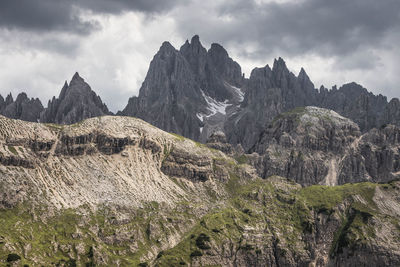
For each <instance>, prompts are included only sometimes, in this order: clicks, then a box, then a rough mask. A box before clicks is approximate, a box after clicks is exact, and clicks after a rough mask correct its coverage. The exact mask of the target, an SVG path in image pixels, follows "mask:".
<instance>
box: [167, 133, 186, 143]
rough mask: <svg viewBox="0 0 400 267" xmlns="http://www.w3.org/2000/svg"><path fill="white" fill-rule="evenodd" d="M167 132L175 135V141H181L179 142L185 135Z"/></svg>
mask: <svg viewBox="0 0 400 267" xmlns="http://www.w3.org/2000/svg"><path fill="white" fill-rule="evenodd" d="M169 134H171V135H173V136H175V138H176V140H177V141H181V142H183V141H185V137H183V136H182V135H179V134H176V133H169Z"/></svg>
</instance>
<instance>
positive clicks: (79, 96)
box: [40, 73, 111, 124]
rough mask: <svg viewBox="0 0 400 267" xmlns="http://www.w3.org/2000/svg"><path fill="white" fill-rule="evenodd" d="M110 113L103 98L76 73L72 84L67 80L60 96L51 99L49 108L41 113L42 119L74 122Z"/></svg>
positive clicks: (64, 122)
mask: <svg viewBox="0 0 400 267" xmlns="http://www.w3.org/2000/svg"><path fill="white" fill-rule="evenodd" d="M109 114H111V113H110V112H109V111H108V108H107V106H106V105H105V104H104V103H103V102H102V101H101V98H100V97H99V96H98V95H96V93H95V92H93V91H92V89H91V88H90V86H89V85H88V84H87V83H86V82H85V80H84V79H83V78H81V77H80V76H79V74H78V73H75V75H74V76H73V77H72V80H71V82H70V84H68V83H67V82H65V84H64V86H63V88H62V89H61V92H60V95H59V97H58V98H55V97H53V99H52V100H51V101H50V100H49V103H48V104H47V108H46V109H45V110H44V111H43V112H42V113H41V114H40V121H41V122H51V123H59V124H72V123H76V122H79V121H82V120H83V119H87V118H92V117H97V116H102V115H109Z"/></svg>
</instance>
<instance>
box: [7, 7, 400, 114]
mask: <svg viewBox="0 0 400 267" xmlns="http://www.w3.org/2000/svg"><path fill="white" fill-rule="evenodd" d="M194 34H198V35H200V39H201V42H202V43H203V45H204V46H205V47H206V48H208V47H209V46H210V44H211V43H213V42H217V43H220V44H221V45H223V46H224V47H225V48H226V49H227V50H228V52H229V54H230V56H231V57H232V58H233V59H234V60H236V61H237V62H238V63H239V64H240V65H241V66H242V69H243V72H244V73H245V74H246V77H248V75H249V74H250V71H251V70H252V69H253V68H254V67H260V66H264V65H266V64H270V65H271V64H272V62H273V59H274V58H276V57H279V56H281V57H283V58H284V59H285V61H286V63H287V65H288V67H289V69H290V70H292V71H293V72H294V73H296V74H297V73H298V72H299V70H300V68H301V67H304V68H305V69H306V71H307V73H308V74H309V76H310V77H311V79H312V81H313V82H314V84H315V85H316V87H319V86H320V85H322V84H323V85H325V87H329V88H330V87H331V86H332V85H335V84H337V85H341V84H343V83H346V82H351V81H356V82H358V83H360V84H362V85H363V86H364V87H366V88H368V89H369V90H370V91H372V92H374V93H382V94H384V95H387V96H388V97H389V98H392V97H400V45H399V44H400V1H399V0H382V1H376V0H335V1H331V0H247V1H240V0H202V1H194V0H1V1H0V94H2V95H3V96H5V95H6V94H8V93H9V92H12V93H13V95H14V96H16V95H17V94H18V93H19V92H21V91H25V92H27V93H28V95H29V96H31V97H39V98H40V99H41V100H42V102H43V104H44V105H45V106H46V105H47V101H48V99H50V98H51V97H52V96H53V95H56V96H58V94H59V91H60V90H61V87H62V85H63V83H64V81H65V80H68V81H69V80H70V79H71V77H72V75H73V74H74V73H75V72H76V71H78V72H79V73H80V75H81V76H82V77H83V78H85V80H86V81H87V82H88V83H89V84H90V85H91V87H92V89H93V90H95V91H96V92H97V93H98V94H99V95H100V96H101V97H102V99H103V101H104V102H105V103H106V104H107V105H108V106H109V108H110V109H111V110H112V111H117V110H120V109H123V108H124V106H125V105H126V103H127V99H128V98H129V97H131V96H133V95H137V93H138V91H139V88H140V85H141V83H142V82H143V80H144V77H145V75H146V72H147V68H148V66H149V63H150V60H151V59H152V57H153V56H154V54H155V53H156V52H157V51H158V48H159V47H160V45H161V43H162V42H163V41H166V40H167V41H170V42H171V43H172V44H173V45H174V46H175V47H176V48H178V49H179V47H180V46H181V45H182V44H183V43H184V41H185V40H186V39H190V38H191V37H192V36H193V35H194Z"/></svg>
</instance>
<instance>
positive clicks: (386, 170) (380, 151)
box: [339, 125, 400, 184]
mask: <svg viewBox="0 0 400 267" xmlns="http://www.w3.org/2000/svg"><path fill="white" fill-rule="evenodd" d="M399 178H400V128H399V127H396V126H394V125H388V126H384V127H381V128H380V129H372V130H370V131H369V132H367V133H366V134H364V135H363V136H362V137H361V138H360V140H358V141H357V142H356V143H355V144H354V145H353V146H352V149H350V151H349V153H347V154H346V156H345V158H344V159H343V161H342V166H341V170H340V174H339V183H340V184H344V183H349V182H361V181H371V182H388V181H392V180H395V179H399Z"/></svg>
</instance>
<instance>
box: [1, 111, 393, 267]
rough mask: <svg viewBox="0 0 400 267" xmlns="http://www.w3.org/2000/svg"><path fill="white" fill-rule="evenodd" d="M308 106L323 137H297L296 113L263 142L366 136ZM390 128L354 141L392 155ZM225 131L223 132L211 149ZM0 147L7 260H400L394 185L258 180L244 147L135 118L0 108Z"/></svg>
mask: <svg viewBox="0 0 400 267" xmlns="http://www.w3.org/2000/svg"><path fill="white" fill-rule="evenodd" d="M301 112H302V113H303V115H302V116H301V117H300V119H301V120H302V121H304V123H306V124H307V123H315V126H312V130H311V132H309V133H310V136H311V133H315V134H318V136H316V138H314V139H312V138H309V139H307V138H305V136H306V133H301V132H300V133H298V135H297V136H294V131H292V132H291V131H290V129H292V127H297V128H298V127H299V126H296V125H297V124H296V123H297V122H296V119H295V117H293V118H292V117H291V116H292V115H290V116H289V117H291V118H292V119H289V118H288V119H286V120H285V119H279V120H280V121H281V122H278V120H277V121H276V125H275V126H278V125H280V126H279V127H276V129H285V131H288V132H289V133H288V135H287V136H286V137H285V138H282V140H280V141H278V140H277V139H276V141H271V142H270V144H268V143H265V142H264V143H263V145H265V146H268V145H271V144H273V143H274V142H276V143H277V144H280V145H282V146H283V145H284V144H286V143H288V142H289V141H290V138H289V135H292V136H293V137H292V138H294V139H293V142H295V143H294V147H295V148H296V149H300V148H302V147H308V148H310V149H314V150H315V151H318V150H329V151H332V153H331V154H332V155H336V154H335V153H337V154H339V153H342V151H343V150H346V146H348V144H354V140H356V139H357V138H359V135H360V132H359V131H358V127H357V125H356V124H355V123H352V122H351V121H349V120H348V119H345V118H343V117H341V116H339V115H337V114H336V113H334V112H332V111H326V110H320V109H316V108H306V109H305V111H304V110H303V111H301ZM292 113H295V112H292ZM285 116H286V115H285ZM325 116H326V117H325ZM329 118H331V120H332V121H330V120H329ZM285 121H287V125H286V126H285V125H284V123H285ZM289 122H291V123H292V124H291V125H290V124H289ZM324 123H326V124H327V125H326V129H330V130H331V132H332V133H329V131H328V132H327V131H325V130H324V129H325V128H324V126H325V124H324ZM321 127H323V128H321ZM395 133H397V130H396V128H395V127H393V126H387V127H385V128H382V129H380V130H376V131H375V132H371V133H369V134H368V135H365V136H362V137H361V139H360V141H359V144H360V145H359V146H357V147H358V148H360V149H362V150H365V151H366V152H365V153H364V152H363V153H364V154H363V155H373V154H374V153H375V152H376V151H380V150H382V154H381V155H386V156H387V157H390V155H391V154H390V153H389V152H387V151H388V148H384V146H385V145H386V146H395V145H397V144H398V142H399V140H398V139H399V138H398V136H397V134H395ZM268 134H270V135H271V136H273V132H272V131H269V133H268ZM395 136H396V137H395ZM224 138H225V137H224V134H223V133H215V134H214V135H213V136H212V137H211V138H210V140H209V145H210V146H215V147H217V144H218V143H221V144H222V143H225V139H224ZM324 138H327V139H328V141H327V142H325V143H319V142H317V140H324ZM283 139H285V140H287V141H284V140H283ZM0 143H1V145H0V173H1V176H2V179H1V180H0V189H1V192H2V194H0V225H1V227H0V264H3V265H7V264H8V265H11V266H24V265H29V266H41V265H43V266H85V265H86V266H93V265H98V266H207V265H208V266H210V265H214V266H215V265H219V266H310V265H313V266H355V265H373V266H396V265H399V264H400V250H399V248H400V241H399V240H400V231H399V226H400V209H399V204H398V203H400V199H399V193H400V183H399V182H398V181H392V182H389V183H381V184H376V183H371V182H364V183H356V184H346V185H341V186H335V187H328V186H322V185H314V186H310V187H301V186H300V185H299V184H297V183H295V182H293V181H291V180H287V179H285V178H282V177H278V176H271V177H268V178H266V179H261V178H259V177H258V175H257V171H256V170H255V168H254V167H252V166H251V165H248V164H246V160H245V158H244V157H243V156H244V155H240V154H237V153H238V152H234V153H231V152H229V151H228V152H229V153H231V154H232V155H233V156H232V157H231V156H227V155H226V154H224V153H223V152H221V151H218V150H216V149H214V148H209V147H207V146H205V145H202V144H200V143H197V142H195V141H192V140H189V139H186V138H184V137H182V136H179V135H176V134H170V133H167V132H164V131H162V130H160V129H157V128H156V127H154V126H152V125H150V124H148V123H146V122H144V121H142V120H140V119H136V118H130V117H119V116H103V117H97V118H91V119H87V120H84V121H82V122H81V123H79V124H74V125H56V124H42V123H30V122H24V121H21V120H13V119H8V118H5V117H3V116H0ZM367 143H370V144H371V151H372V152H371V153H368V152H367V148H366V147H365V145H362V144H367ZM351 146H352V145H350V147H351ZM261 147H262V145H260V149H261ZM224 148H227V146H224ZM354 149H356V148H354ZM375 155H376V156H377V157H376V159H380V158H381V155H379V154H376V153H375ZM246 157H247V156H246ZM394 158H396V156H394ZM370 160H371V162H373V161H374V159H372V158H371V159H370ZM248 161H249V162H250V161H251V159H250V158H249V159H248ZM378 162H379V160H378Z"/></svg>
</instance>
